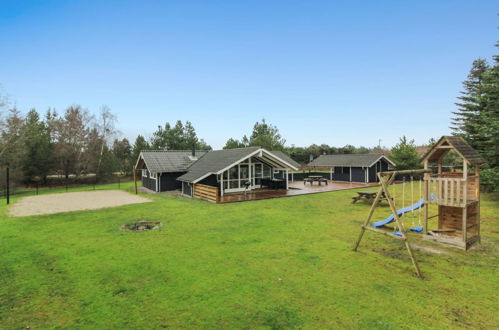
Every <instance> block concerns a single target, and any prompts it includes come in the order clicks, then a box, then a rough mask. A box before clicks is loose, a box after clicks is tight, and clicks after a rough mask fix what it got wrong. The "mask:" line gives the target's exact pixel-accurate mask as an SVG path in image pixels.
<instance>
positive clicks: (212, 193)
mask: <svg viewBox="0 0 499 330" xmlns="http://www.w3.org/2000/svg"><path fill="white" fill-rule="evenodd" d="M194 197H197V198H201V199H203V200H205V201H208V202H212V203H218V201H219V197H218V187H213V186H207V185H204V184H199V183H196V184H195V185H194Z"/></svg>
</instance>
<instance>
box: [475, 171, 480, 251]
mask: <svg viewBox="0 0 499 330" xmlns="http://www.w3.org/2000/svg"><path fill="white" fill-rule="evenodd" d="M475 197H476V203H477V204H476V226H477V234H478V243H481V242H480V165H475Z"/></svg>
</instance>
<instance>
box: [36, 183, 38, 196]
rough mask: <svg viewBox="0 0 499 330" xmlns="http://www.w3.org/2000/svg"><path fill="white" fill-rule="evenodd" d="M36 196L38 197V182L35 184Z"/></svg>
mask: <svg viewBox="0 0 499 330" xmlns="http://www.w3.org/2000/svg"><path fill="white" fill-rule="evenodd" d="M36 195H37V196H38V182H36Z"/></svg>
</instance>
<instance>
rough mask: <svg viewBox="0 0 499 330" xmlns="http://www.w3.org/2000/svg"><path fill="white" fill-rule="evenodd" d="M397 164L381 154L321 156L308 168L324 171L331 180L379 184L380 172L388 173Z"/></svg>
mask: <svg viewBox="0 0 499 330" xmlns="http://www.w3.org/2000/svg"><path fill="white" fill-rule="evenodd" d="M390 166H395V163H394V162H393V161H391V160H390V159H388V157H386V156H385V155H380V154H341V155H321V156H319V157H317V158H316V159H314V160H313V161H311V162H310V163H309V164H308V167H309V168H310V167H312V168H314V169H324V170H327V171H328V172H329V176H330V180H337V181H350V182H364V183H370V182H377V181H378V172H384V171H388V168H389V167H390Z"/></svg>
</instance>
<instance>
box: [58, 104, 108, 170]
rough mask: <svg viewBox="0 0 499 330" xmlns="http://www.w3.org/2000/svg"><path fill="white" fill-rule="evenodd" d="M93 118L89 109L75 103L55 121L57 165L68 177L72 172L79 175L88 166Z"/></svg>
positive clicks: (98, 145)
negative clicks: (88, 148)
mask: <svg viewBox="0 0 499 330" xmlns="http://www.w3.org/2000/svg"><path fill="white" fill-rule="evenodd" d="M91 120H92V117H91V116H90V115H89V114H88V111H86V110H84V109H83V108H82V107H81V106H79V105H73V106H70V107H68V108H67V109H66V111H65V113H64V116H63V117H62V118H58V119H56V120H55V122H54V123H53V126H54V127H53V130H54V131H53V133H52V134H53V136H54V139H55V144H54V158H55V161H56V163H55V167H56V169H57V170H60V171H62V172H63V173H64V175H65V176H66V178H68V177H69V174H71V173H75V174H77V175H78V174H80V173H81V171H82V170H84V169H86V168H87V167H88V166H87V163H88V161H89V157H84V155H85V153H86V151H87V146H88V141H89V135H90V128H89V124H90V122H91ZM95 135H98V134H96V133H95ZM95 135H94V136H95ZM93 140H95V139H93ZM95 143H99V142H98V141H97V142H95ZM92 147H96V145H92ZM97 147H100V144H97ZM97 155H98V154H97Z"/></svg>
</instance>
